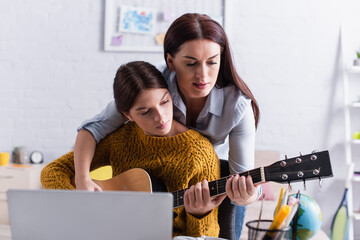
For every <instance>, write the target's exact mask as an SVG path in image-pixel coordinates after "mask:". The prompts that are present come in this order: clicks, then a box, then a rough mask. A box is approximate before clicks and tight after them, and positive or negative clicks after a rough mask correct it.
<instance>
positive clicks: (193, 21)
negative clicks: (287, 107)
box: [164, 13, 260, 127]
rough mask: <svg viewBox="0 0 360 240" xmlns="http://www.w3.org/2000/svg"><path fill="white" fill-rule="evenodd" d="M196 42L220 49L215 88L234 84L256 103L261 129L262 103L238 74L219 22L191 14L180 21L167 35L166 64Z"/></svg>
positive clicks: (255, 107) (256, 119)
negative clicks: (205, 40)
mask: <svg viewBox="0 0 360 240" xmlns="http://www.w3.org/2000/svg"><path fill="white" fill-rule="evenodd" d="M196 39H207V40H210V41H213V42H216V43H217V44H219V45H220V47H221V63H220V70H219V75H218V79H217V81H216V85H215V86H216V87H217V88H223V87H226V86H227V85H229V84H234V85H235V86H236V87H237V88H238V89H239V90H240V91H241V92H242V93H243V94H245V95H246V96H248V97H249V98H250V99H251V100H252V101H251V105H252V109H253V112H254V118H255V126H256V127H257V125H258V122H259V118H260V110H259V106H258V103H257V101H256V99H255V97H254V95H253V94H252V92H251V91H250V89H249V87H248V86H247V85H246V83H245V82H244V81H243V80H242V79H241V78H240V76H239V75H238V74H237V72H236V69H235V66H234V64H233V60H232V57H231V52H230V48H229V41H228V39H227V36H226V33H225V31H224V29H223V28H222V27H221V25H220V24H219V23H218V22H216V21H214V20H213V19H211V18H210V17H209V16H207V15H205V14H197V13H187V14H184V15H182V16H181V17H179V18H177V19H176V20H175V21H174V22H173V23H172V24H171V26H170V27H169V29H168V31H167V32H166V35H165V39H164V57H165V61H166V59H167V54H170V55H171V56H172V57H174V56H175V54H176V53H177V52H178V51H179V49H180V46H181V45H182V44H183V43H185V42H187V41H191V40H196Z"/></svg>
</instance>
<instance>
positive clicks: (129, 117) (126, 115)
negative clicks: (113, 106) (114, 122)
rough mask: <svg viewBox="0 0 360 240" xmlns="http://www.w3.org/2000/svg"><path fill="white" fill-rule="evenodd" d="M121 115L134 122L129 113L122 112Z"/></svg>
mask: <svg viewBox="0 0 360 240" xmlns="http://www.w3.org/2000/svg"><path fill="white" fill-rule="evenodd" d="M121 113H122V114H124V115H125V117H127V118H128V119H129V120H130V121H134V120H133V119H132V117H131V116H130V114H129V113H126V112H121Z"/></svg>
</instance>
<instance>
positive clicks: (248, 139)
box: [226, 104, 258, 205]
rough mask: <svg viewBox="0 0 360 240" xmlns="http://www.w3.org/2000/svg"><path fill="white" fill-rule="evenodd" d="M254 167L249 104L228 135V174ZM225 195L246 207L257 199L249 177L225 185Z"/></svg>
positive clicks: (253, 146) (253, 130) (253, 122)
mask: <svg viewBox="0 0 360 240" xmlns="http://www.w3.org/2000/svg"><path fill="white" fill-rule="evenodd" d="M254 165H255V119H254V114H253V111H252V108H251V105H250V104H249V105H248V106H247V107H246V109H245V111H244V114H243V116H242V118H241V119H240V121H239V123H238V124H237V126H236V127H235V128H234V129H233V130H232V131H231V133H230V134H229V166H230V172H232V173H240V172H244V171H247V170H250V169H253V168H254ZM226 193H227V195H228V196H229V198H230V199H231V200H232V201H234V202H235V203H236V204H238V205H248V204H250V203H252V202H254V201H255V200H256V199H257V198H258V190H257V188H256V187H255V186H254V184H253V182H252V179H251V177H247V178H245V177H244V176H243V177H239V175H236V176H234V177H231V178H230V179H229V180H228V181H227V183H226Z"/></svg>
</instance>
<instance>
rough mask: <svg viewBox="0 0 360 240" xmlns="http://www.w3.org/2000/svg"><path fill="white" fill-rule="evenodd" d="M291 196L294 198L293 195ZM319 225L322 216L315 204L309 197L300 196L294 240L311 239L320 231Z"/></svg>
mask: <svg viewBox="0 0 360 240" xmlns="http://www.w3.org/2000/svg"><path fill="white" fill-rule="evenodd" d="M292 196H293V197H295V195H292ZM321 223H322V214H321V209H320V207H319V205H318V204H317V202H316V201H315V200H314V199H312V198H311V197H309V196H307V195H305V194H301V196H300V202H299V210H298V222H297V234H296V240H306V239H309V238H311V237H313V236H314V235H315V234H316V233H317V231H318V230H319V229H320V227H321ZM291 224H292V223H291Z"/></svg>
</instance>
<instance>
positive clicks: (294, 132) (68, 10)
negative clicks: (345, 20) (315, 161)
mask: <svg viewBox="0 0 360 240" xmlns="http://www.w3.org/2000/svg"><path fill="white" fill-rule="evenodd" d="M229 1H231V2H232V6H231V12H229V14H230V15H231V16H232V18H231V21H230V22H228V25H227V27H228V30H229V32H228V34H229V38H230V40H231V43H232V50H233V52H234V57H235V63H236V65H237V67H238V71H239V73H240V74H241V76H242V77H243V78H244V79H245V80H246V82H247V83H248V84H249V86H250V87H251V89H252V90H253V92H254V94H255V96H256V97H257V99H258V101H259V104H260V109H261V113H262V117H261V122H260V125H259V128H258V134H257V148H258V149H264V150H266V149H267V150H278V151H280V152H281V153H283V154H288V155H289V156H295V155H297V154H298V153H299V152H300V151H301V152H302V153H308V152H310V151H312V150H314V149H318V150H324V149H329V150H330V153H331V157H332V164H333V170H334V174H335V178H333V179H329V180H326V181H325V187H324V189H323V190H322V192H319V191H318V187H317V184H313V183H309V184H308V188H309V189H310V190H309V192H308V193H309V195H312V196H314V197H315V198H316V199H317V200H318V202H319V203H321V204H322V206H324V208H326V211H323V214H324V229H325V230H328V228H329V225H330V221H331V217H332V215H333V213H334V211H335V208H336V207H337V205H338V203H339V201H340V194H339V192H342V190H343V183H342V182H341V179H343V177H344V171H345V168H344V164H343V161H344V150H343V139H344V127H343V111H342V104H343V103H342V85H341V82H340V81H339V74H340V70H339V66H340V62H339V56H340V55H339V54H340V53H339V26H340V22H341V14H339V9H342V6H340V5H339V4H340V2H339V1H335V0H331V1H326V0H320V1H311V0H306V1H284V0H275V1H266V0H256V1H236V0H229ZM348 1H349V2H351V0H348ZM103 2H104V1H102V0H101V1H100V0H97V1H95V0H93V1H88V0H77V1H73V0H61V1H60V0H53V1H45V0H34V1H25V0H2V1H0V151H11V150H12V149H13V148H14V147H15V146H26V147H27V148H28V149H29V150H35V149H37V150H40V151H43V152H44V154H45V160H46V161H47V162H49V161H51V160H53V159H55V158H57V157H59V156H61V155H62V154H64V153H66V152H67V151H70V150H71V149H72V147H73V144H74V141H75V137H76V128H77V126H78V125H79V124H80V123H81V122H82V121H83V120H85V119H86V118H88V117H91V116H92V115H94V114H96V113H98V112H99V111H100V110H101V109H102V108H103V107H104V106H105V105H106V104H107V103H108V101H109V100H110V99H112V81H113V76H114V74H115V71H116V69H117V68H118V66H119V65H120V64H122V63H125V62H128V61H130V60H146V61H150V62H152V63H158V62H159V61H162V55H161V54H136V53H120V52H115V53H109V52H104V51H102V45H103V39H102V38H103V36H102V34H103V18H104V5H103ZM349 9H351V8H349ZM357 9H358V8H357ZM349 11H350V10H349ZM356 20H358V19H356ZM359 127H360V126H359ZM330 183H332V184H334V186H337V191H334V190H333V189H331V190H330V187H329V185H330ZM325 195H326V196H327V197H326V198H324V197H323V196H325ZM331 196H333V197H334V198H333V199H334V200H333V201H331V202H329V201H330V199H331V198H330V197H331ZM328 209H329V210H328ZM324 210H325V209H324Z"/></svg>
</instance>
